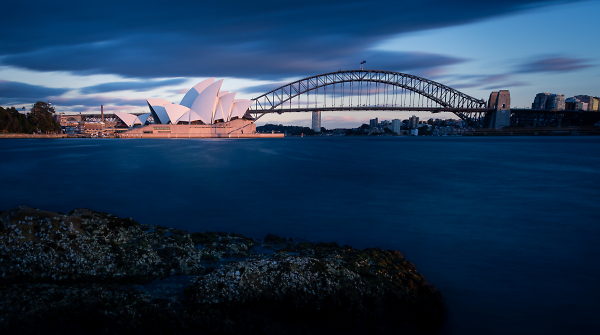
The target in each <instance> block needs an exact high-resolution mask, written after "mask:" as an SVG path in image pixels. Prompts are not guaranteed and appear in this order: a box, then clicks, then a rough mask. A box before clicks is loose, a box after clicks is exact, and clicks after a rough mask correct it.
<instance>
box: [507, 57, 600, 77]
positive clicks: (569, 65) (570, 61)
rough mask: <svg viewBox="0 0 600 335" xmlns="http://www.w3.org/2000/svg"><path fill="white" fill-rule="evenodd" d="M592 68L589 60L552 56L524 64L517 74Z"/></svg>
mask: <svg viewBox="0 0 600 335" xmlns="http://www.w3.org/2000/svg"><path fill="white" fill-rule="evenodd" d="M590 66H592V65H591V64H589V60H587V59H580V58H572V57H560V56H552V57H545V58H541V59H538V60H534V61H532V62H529V63H526V64H523V65H522V66H520V67H519V69H518V70H517V73H535V72H571V71H576V70H580V69H584V68H587V67H590Z"/></svg>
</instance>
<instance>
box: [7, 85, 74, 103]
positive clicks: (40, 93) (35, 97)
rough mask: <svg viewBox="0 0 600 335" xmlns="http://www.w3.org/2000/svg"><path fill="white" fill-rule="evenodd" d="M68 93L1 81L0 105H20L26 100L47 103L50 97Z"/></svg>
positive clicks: (64, 90) (63, 90) (58, 89)
mask: <svg viewBox="0 0 600 335" xmlns="http://www.w3.org/2000/svg"><path fill="white" fill-rule="evenodd" d="M68 91H69V89H66V88H51V87H45V86H37V85H30V84H25V83H19V82H15V81H6V80H0V104H2V105H13V104H20V103H21V101H24V100H30V101H32V102H36V101H46V100H48V98H49V97H54V96H60V95H62V94H64V93H65V92H68Z"/></svg>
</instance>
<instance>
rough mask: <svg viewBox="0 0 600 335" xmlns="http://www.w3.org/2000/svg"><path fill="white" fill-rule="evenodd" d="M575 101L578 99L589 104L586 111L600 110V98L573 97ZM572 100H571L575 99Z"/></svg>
mask: <svg viewBox="0 0 600 335" xmlns="http://www.w3.org/2000/svg"><path fill="white" fill-rule="evenodd" d="M573 98H574V99H577V100H579V101H581V102H583V103H586V104H587V109H585V110H586V111H588V112H597V111H598V109H599V107H600V106H599V105H600V98H598V97H592V96H589V95H576V96H574V97H573ZM573 98H570V99H573Z"/></svg>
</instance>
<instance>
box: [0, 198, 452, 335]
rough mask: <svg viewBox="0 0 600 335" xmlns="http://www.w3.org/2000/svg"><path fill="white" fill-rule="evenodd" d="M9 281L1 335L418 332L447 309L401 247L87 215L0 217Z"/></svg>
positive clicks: (0, 258)
mask: <svg viewBox="0 0 600 335" xmlns="http://www.w3.org/2000/svg"><path fill="white" fill-rule="evenodd" d="M192 276H195V277H192ZM0 278H1V279H0V331H1V332H2V333H17V332H19V333H23V332H25V333H40V332H44V333H48V332H54V333H57V334H58V333H61V334H65V333H111V334H113V333H166V332H173V333H209V334H212V333H218V334H281V333H286V334H290V333H291V334H315V333H317V334H325V333H334V334H342V333H345V334H347V333H363V334H364V333H420V332H423V331H425V332H428V331H432V330H435V329H436V328H438V327H439V326H440V325H441V323H442V322H443V319H444V313H445V309H444V305H443V303H442V300H441V296H440V294H439V292H438V291H437V290H436V289H435V288H434V287H433V286H431V285H430V284H429V283H428V282H427V280H426V279H425V278H424V277H423V276H422V275H421V274H419V273H418V272H416V269H415V268H414V266H413V265H412V263H410V262H408V261H406V259H404V257H403V256H402V254H401V253H399V252H397V251H384V250H381V249H365V250H359V249H352V248H351V247H348V246H343V247H340V246H338V245H337V244H336V243H312V242H305V241H304V242H292V241H290V240H288V239H285V238H281V237H279V236H276V235H270V234H269V235H268V236H267V237H266V238H265V240H264V243H258V242H257V241H255V240H253V239H251V238H247V237H244V236H241V235H238V234H226V233H221V232H206V233H192V234H190V233H188V232H185V231H182V230H177V229H170V228H165V227H161V226H153V225H142V224H139V223H137V222H135V221H134V220H133V219H122V218H117V217H115V216H113V215H110V214H105V213H99V212H94V211H90V210H86V209H77V210H74V211H72V212H71V213H69V214H68V215H62V214H56V213H51V212H45V211H40V210H36V209H31V208H27V207H20V208H17V209H13V210H10V211H7V212H4V213H3V214H2V215H0ZM179 278H181V280H179ZM177 280H178V281H177ZM175 282H179V283H180V284H174V283H175ZM177 285H179V286H177ZM166 287H169V289H165V288H166Z"/></svg>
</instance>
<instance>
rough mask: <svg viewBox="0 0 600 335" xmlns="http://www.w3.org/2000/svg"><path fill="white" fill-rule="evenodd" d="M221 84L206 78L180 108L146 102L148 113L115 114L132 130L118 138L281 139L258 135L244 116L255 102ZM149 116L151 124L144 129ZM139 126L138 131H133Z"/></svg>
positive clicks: (184, 99) (156, 100) (156, 101)
mask: <svg viewBox="0 0 600 335" xmlns="http://www.w3.org/2000/svg"><path fill="white" fill-rule="evenodd" d="M222 84H223V80H222V79H221V80H218V81H215V78H209V79H206V80H204V81H202V82H200V83H198V84H196V86H194V87H192V88H191V89H190V90H189V91H188V92H187V93H186V95H185V96H184V97H183V99H182V100H181V102H180V103H179V104H174V103H172V102H170V101H167V100H163V99H148V100H146V102H147V103H148V107H149V108H150V113H146V114H142V115H134V114H128V113H118V112H117V113H115V115H116V116H117V117H119V118H120V119H121V120H122V121H123V123H124V124H126V125H127V126H128V127H131V130H129V131H126V132H123V133H121V134H120V137H125V138H141V137H145V138H158V137H161V138H165V137H168V138H190V137H280V135H278V134H273V135H277V136H273V135H272V134H257V133H256V125H255V124H254V122H253V120H252V118H251V117H250V115H247V114H246V112H247V111H248V108H249V107H250V106H251V105H252V103H253V102H254V101H253V100H246V99H236V98H235V95H236V92H228V91H221V85H222ZM150 116H152V119H154V123H152V124H148V125H145V124H146V123H147V122H146V121H147V120H148V119H149V117H150ZM138 125H141V127H135V126H138Z"/></svg>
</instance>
